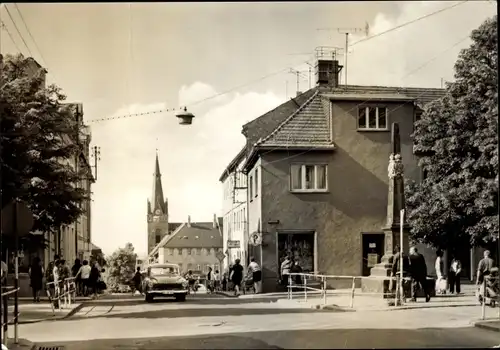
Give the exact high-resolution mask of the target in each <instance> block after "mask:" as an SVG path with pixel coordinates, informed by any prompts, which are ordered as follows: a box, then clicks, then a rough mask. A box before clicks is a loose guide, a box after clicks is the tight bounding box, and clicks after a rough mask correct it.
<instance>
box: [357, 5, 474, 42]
mask: <svg viewBox="0 0 500 350" xmlns="http://www.w3.org/2000/svg"><path fill="white" fill-rule="evenodd" d="M466 2H469V0H465V1H461V2H459V3H457V4H453V5H450V6H446V7H444V8H442V9H439V10H436V11H434V12H431V13H428V14H426V15H423V16H421V17H418V18H415V19H413V20H411V21H409V22H405V23H403V24H400V25H398V26H395V27H392V28H389V29H388V30H385V31H383V32H380V33H377V34H375V35H371V36H368V37H366V38H363V39H360V40H358V41H355V42H353V43H352V44H350V45H349V46H350V47H352V46H354V45H357V44H359V43H362V42H364V41H367V40H371V39H374V38H377V37H379V36H381V35H384V34H387V33H390V32H393V31H395V30H398V29H401V28H403V27H406V26H408V25H410V24H413V23H416V22H418V21H421V20H424V19H426V18H429V17H431V16H434V15H437V14H439V13H441V12H445V11H448V10H451V9H453V8H455V7H458V6H460V5H463V4H465V3H466Z"/></svg>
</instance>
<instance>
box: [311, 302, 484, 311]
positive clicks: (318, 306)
mask: <svg viewBox="0 0 500 350" xmlns="http://www.w3.org/2000/svg"><path fill="white" fill-rule="evenodd" d="M469 306H477V304H461V305H429V306H417V305H408V306H397V307H388V308H380V309H368V310H367V309H365V310H363V309H356V308H355V307H354V308H352V309H351V308H350V307H347V306H339V305H321V304H316V305H312V306H311V308H313V309H317V310H323V309H325V310H343V311H351V312H363V311H401V310H416V309H437V308H451V307H469Z"/></svg>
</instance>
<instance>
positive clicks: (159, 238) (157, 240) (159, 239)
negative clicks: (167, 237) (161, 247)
mask: <svg viewBox="0 0 500 350" xmlns="http://www.w3.org/2000/svg"><path fill="white" fill-rule="evenodd" d="M155 238H156V244H158V243H160V242H161V236H160V235H158V234H157V235H156V236H155Z"/></svg>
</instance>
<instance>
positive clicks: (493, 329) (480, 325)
mask: <svg viewBox="0 0 500 350" xmlns="http://www.w3.org/2000/svg"><path fill="white" fill-rule="evenodd" d="M488 323H490V322H475V323H474V327H477V328H481V329H485V330H487V331H491V332H497V333H500V328H499V327H495V326H490V325H489V324H488Z"/></svg>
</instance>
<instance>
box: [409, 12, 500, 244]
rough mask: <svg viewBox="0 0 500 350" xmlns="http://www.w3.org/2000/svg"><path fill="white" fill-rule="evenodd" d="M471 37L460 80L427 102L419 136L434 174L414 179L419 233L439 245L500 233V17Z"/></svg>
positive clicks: (414, 222)
mask: <svg viewBox="0 0 500 350" xmlns="http://www.w3.org/2000/svg"><path fill="white" fill-rule="evenodd" d="M471 39H472V44H471V46H470V47H469V48H467V49H464V50H462V51H461V53H460V54H459V57H458V59H457V61H456V63H455V66H454V68H455V81H454V82H452V83H448V84H447V86H446V94H445V96H444V97H442V98H441V99H439V100H437V101H434V102H432V103H430V104H429V105H428V106H426V108H425V110H424V113H423V114H422V117H421V119H420V120H419V121H417V122H416V123H415V132H414V134H413V138H414V150H415V151H418V152H419V153H420V154H422V157H421V159H420V161H419V165H420V166H422V167H423V169H425V171H426V173H427V177H426V178H425V179H424V180H423V181H422V182H421V183H415V182H408V184H407V188H406V190H407V203H406V205H407V210H408V221H409V223H410V225H411V227H412V230H411V238H413V239H414V240H415V241H418V242H423V243H427V244H430V245H432V246H434V247H436V248H438V247H439V248H450V249H453V248H454V247H457V246H459V245H463V244H469V245H471V246H477V245H484V244H487V243H490V242H492V241H495V240H497V239H498V134H497V127H498V108H497V105H498V80H497V57H498V50H497V17H496V16H495V17H493V18H491V19H488V20H486V21H485V22H484V23H483V24H482V25H481V26H480V27H479V28H477V29H475V30H474V31H473V32H472V34H471Z"/></svg>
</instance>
